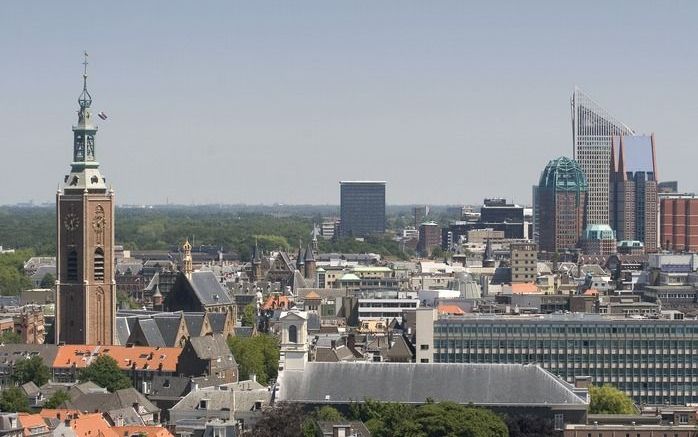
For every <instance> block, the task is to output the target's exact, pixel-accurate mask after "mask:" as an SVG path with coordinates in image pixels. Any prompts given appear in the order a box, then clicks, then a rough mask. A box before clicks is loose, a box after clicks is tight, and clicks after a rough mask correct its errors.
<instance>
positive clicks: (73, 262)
mask: <svg viewBox="0 0 698 437" xmlns="http://www.w3.org/2000/svg"><path fill="white" fill-rule="evenodd" d="M67 261H68V262H67V269H66V280H67V281H68V282H70V281H77V280H78V253H77V251H76V250H75V249H73V250H71V251H70V252H68V259H67Z"/></svg>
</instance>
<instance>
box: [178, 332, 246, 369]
mask: <svg viewBox="0 0 698 437" xmlns="http://www.w3.org/2000/svg"><path fill="white" fill-rule="evenodd" d="M189 341H190V342H191V346H192V348H194V352H196V355H197V356H198V357H199V358H201V359H204V360H215V359H217V358H222V359H223V361H224V362H225V364H226V365H227V366H226V368H231V367H234V366H236V365H237V362H236V361H235V357H234V356H233V354H232V352H230V348H228V343H227V342H226V341H225V338H224V337H223V335H222V334H213V335H205V336H203V337H191V338H190V339H189Z"/></svg>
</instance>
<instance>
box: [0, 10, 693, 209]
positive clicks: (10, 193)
mask: <svg viewBox="0 0 698 437" xmlns="http://www.w3.org/2000/svg"><path fill="white" fill-rule="evenodd" d="M697 22H698V2H695V1H683V2H680V1H667V2H654V1H646V2H645V1H627V2H622V1H612V2H609V1H588V0H587V1H575V2H560V1H553V0H551V1H539V2H536V1H531V2H524V1H512V2H503V1H502V2H497V1H487V2H485V1H482V2H469V1H462V0H461V1H452V2H451V1H414V2H412V1H394V2H392V1H346V2H336V1H326V0H322V1H286V0H285V1H279V2H266V1H251V2H250V1H248V2H232V1H221V2H193V1H186V2H180V1H145V2H136V1H133V2H119V1H111V2H103V1H89V2H85V1H81V2H72V1H49V2H30V1H6V2H3V3H2V6H1V7H0V56H1V59H2V64H0V65H1V68H0V72H1V73H0V78H1V79H2V80H0V120H2V121H1V123H2V125H1V126H2V127H1V128H0V147H1V148H2V149H1V150H2V155H1V156H2V158H0V162H1V163H2V165H1V166H0V187H2V188H0V204H7V203H15V202H20V201H28V200H34V201H36V202H42V201H53V200H54V196H55V191H56V186H57V184H58V183H59V182H60V181H62V179H63V175H64V174H67V172H68V170H69V162H70V159H71V153H72V132H71V126H72V124H74V123H75V122H76V119H77V116H76V110H77V97H78V95H79V94H80V90H81V73H82V71H81V69H82V65H81V62H82V51H83V49H86V50H87V51H88V52H89V53H90V67H89V74H90V78H89V88H90V91H91V93H92V97H93V101H94V103H93V108H94V109H95V110H96V111H105V112H106V113H107V114H108V115H109V119H108V120H106V121H103V122H100V123H99V126H100V130H99V133H98V135H97V141H96V144H97V157H98V159H99V161H100V162H101V164H102V172H103V174H104V175H105V176H106V177H107V180H108V181H111V182H112V183H113V184H114V188H115V190H116V193H117V199H118V202H119V203H165V202H166V201H169V202H170V203H183V204H191V203H250V204H259V203H274V202H279V203H312V204H320V203H332V204H337V203H339V184H338V181H339V180H351V179H381V180H386V181H388V188H387V201H388V203H390V204H407V203H431V204H445V203H452V204H454V203H477V202H480V201H481V199H482V198H483V197H485V196H503V197H507V198H512V197H513V198H514V200H515V201H517V202H519V203H530V198H531V185H533V184H535V183H536V182H537V179H538V177H539V175H540V172H541V171H542V169H543V168H544V166H545V164H546V163H547V161H548V160H550V159H552V158H555V157H557V156H560V155H567V156H571V154H572V134H571V122H570V110H569V99H570V95H571V93H572V90H573V87H574V85H578V86H580V87H581V88H582V89H583V90H584V91H585V92H586V93H587V94H589V95H591V96H592V97H593V98H594V99H595V100H597V101H599V103H601V104H602V105H603V106H605V107H606V108H607V109H609V111H610V112H611V113H613V114H614V115H615V116H616V117H617V118H618V119H620V120H622V121H624V122H625V123H626V124H628V125H629V126H631V127H632V128H633V129H635V130H636V131H638V132H639V133H651V132H654V133H655V134H656V140H657V161H658V167H659V176H660V179H661V180H672V179H678V180H679V183H680V189H682V190H686V191H698V180H697V179H698V176H696V174H697V173H696V171H695V168H696V164H697V163H698V147H696V142H695V139H696V134H695V133H694V132H692V131H693V130H694V129H695V126H696V123H697V121H698V26H696V23H697Z"/></svg>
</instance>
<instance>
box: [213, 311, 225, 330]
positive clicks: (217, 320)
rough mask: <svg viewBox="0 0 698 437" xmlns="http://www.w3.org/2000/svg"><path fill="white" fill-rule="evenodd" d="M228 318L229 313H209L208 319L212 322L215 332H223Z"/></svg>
mask: <svg viewBox="0 0 698 437" xmlns="http://www.w3.org/2000/svg"><path fill="white" fill-rule="evenodd" d="M227 319H228V314H227V313H208V321H209V323H210V324H211V329H212V330H213V332H223V330H224V329H225V321H226V320H227Z"/></svg>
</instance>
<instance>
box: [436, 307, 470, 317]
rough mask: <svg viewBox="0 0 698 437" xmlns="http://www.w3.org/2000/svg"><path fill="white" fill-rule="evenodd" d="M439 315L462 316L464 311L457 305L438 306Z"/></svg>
mask: <svg viewBox="0 0 698 437" xmlns="http://www.w3.org/2000/svg"><path fill="white" fill-rule="evenodd" d="M439 314H449V315H452V316H462V315H463V314H465V311H463V309H462V308H461V307H459V306H458V305H453V304H449V305H439Z"/></svg>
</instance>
